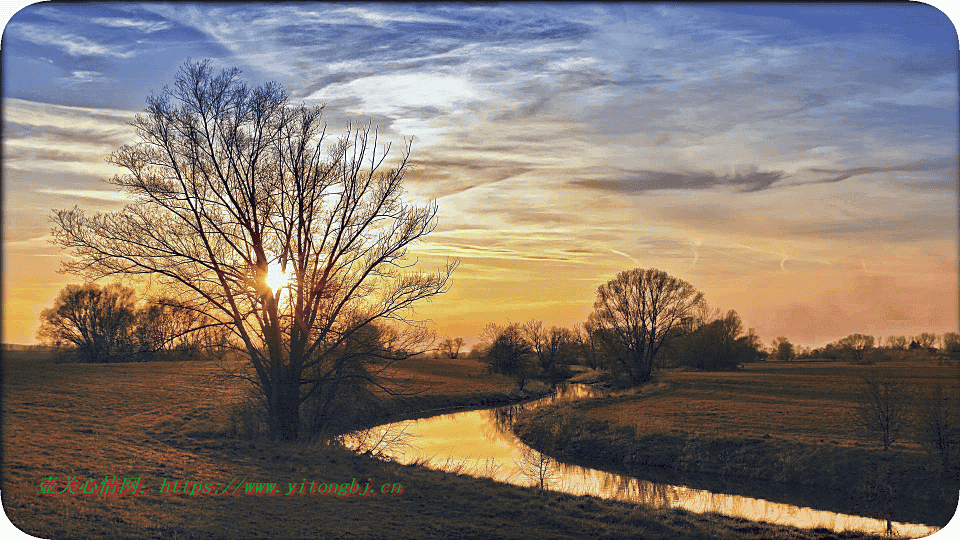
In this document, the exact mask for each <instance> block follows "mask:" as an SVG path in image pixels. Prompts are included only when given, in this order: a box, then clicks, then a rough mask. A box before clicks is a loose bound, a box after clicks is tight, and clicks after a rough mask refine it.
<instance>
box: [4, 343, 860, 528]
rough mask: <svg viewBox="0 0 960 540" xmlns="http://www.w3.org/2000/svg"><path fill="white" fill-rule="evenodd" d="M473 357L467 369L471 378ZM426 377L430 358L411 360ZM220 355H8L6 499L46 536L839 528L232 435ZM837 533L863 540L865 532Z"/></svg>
mask: <svg viewBox="0 0 960 540" xmlns="http://www.w3.org/2000/svg"><path fill="white" fill-rule="evenodd" d="M424 366H425V367H424V368H423V370H422V371H421V374H422V375H423V376H424V377H427V378H430V377H433V378H435V380H444V381H446V383H451V387H450V388H449V389H445V390H449V391H451V392H460V393H461V394H460V395H469V394H472V393H474V392H476V391H488V390H490V389H491V388H492V387H493V386H495V385H498V384H500V382H498V381H496V380H495V379H488V380H487V382H485V381H484V376H483V374H482V373H479V372H475V373H474V376H472V377H465V378H466V380H467V381H468V382H465V383H464V382H461V383H460V385H459V386H456V385H455V384H452V383H455V382H456V381H452V380H451V379H450V378H451V377H453V378H456V377H455V376H454V374H452V373H449V372H447V371H446V370H448V369H451V366H450V365H447V366H443V365H436V364H429V363H428V364H424ZM470 368H471V366H469V365H466V364H464V365H462V366H459V368H458V369H461V370H462V371H463V372H465V373H470V371H469V370H470ZM406 369H407V370H408V372H409V373H414V372H417V371H418V369H417V367H416V366H413V365H411V366H408V367H407V368H406ZM216 372H217V367H216V365H215V364H214V363H211V362H191V363H185V362H163V363H151V364H114V365H78V364H61V365H56V364H53V363H51V362H50V361H49V359H47V358H42V357H38V356H37V355H36V354H4V356H3V391H4V394H3V414H4V416H3V462H2V465H3V468H2V472H3V485H2V496H3V505H4V509H5V511H6V513H7V515H8V516H9V517H10V519H11V521H13V522H14V524H16V525H17V526H18V527H20V528H21V529H23V530H24V531H26V532H28V533H30V534H33V535H35V536H39V537H42V538H58V539H65V538H272V539H276V538H386V537H390V538H546V537H549V538H583V537H585V536H588V537H591V538H647V539H653V540H656V539H660V538H662V539H667V538H670V539H673V538H729V539H735V538H758V537H763V538H784V539H787V538H798V539H809V538H823V537H828V538H829V537H831V535H829V534H827V533H825V531H801V530H798V529H792V528H788V527H777V526H769V525H762V524H755V523H750V522H745V521H743V520H737V519H731V518H724V517H720V516H710V515H697V514H689V513H686V512H682V511H672V510H647V509H643V508H637V507H635V506H633V505H626V504H621V503H614V502H606V501H599V500H596V499H592V498H583V497H571V496H566V495H559V494H549V495H546V496H542V497H540V496H537V494H536V493H535V492H534V491H532V490H527V489H523V488H519V487H515V486H508V485H503V484H497V483H495V482H493V481H490V480H484V479H474V478H470V477H461V476H458V475H451V474H446V473H442V472H438V471H430V470H425V469H422V468H417V467H408V466H400V465H396V464H392V463H383V462H379V461H376V460H374V459H371V458H366V457H361V456H357V455H354V454H351V453H349V452H346V451H344V450H341V449H337V448H330V447H319V446H310V445H304V444H275V443H269V442H267V441H240V440H237V439H230V438H226V437H224V436H223V435H222V431H223V429H224V428H223V426H224V423H225V422H226V415H227V414H228V410H229V406H230V405H231V404H234V403H237V402H238V401H239V400H240V399H241V396H242V394H243V392H242V391H241V390H240V389H239V388H238V387H236V386H234V385H232V384H230V383H228V382H223V381H217V380H215V379H214V378H212V377H211V376H212V375H213V374H215V373H216ZM48 475H53V476H57V477H63V476H80V477H82V478H86V477H94V478H97V477H102V476H104V475H117V476H121V477H122V476H140V477H142V478H143V482H144V483H145V484H146V485H147V486H148V487H149V488H150V489H151V492H150V493H148V494H146V495H142V496H137V497H133V496H125V497H118V498H103V497H72V496H60V497H40V496H38V487H39V482H40V479H41V478H43V477H46V476H48ZM235 476H244V477H247V478H249V479H251V480H255V481H260V482H280V483H284V484H285V483H286V482H299V481H301V479H303V478H306V479H308V480H309V481H318V482H319V481H325V482H330V481H334V482H344V481H350V480H351V479H352V478H357V479H358V481H359V482H363V481H365V479H367V478H372V479H373V481H374V483H375V484H376V483H378V482H389V483H397V482H399V483H402V484H403V486H404V492H403V494H402V495H399V496H389V497H388V496H375V497H367V498H359V497H349V498H339V497H329V496H327V497H320V496H309V495H306V496H293V497H282V496H279V497H266V496H243V495H236V496H209V495H208V496H203V495H201V496H199V497H197V498H190V497H186V496H182V495H177V496H171V495H160V494H159V493H158V489H157V488H158V487H159V485H160V482H161V481H162V479H164V478H167V479H177V480H181V481H183V480H190V481H197V480H199V481H204V482H216V481H222V482H226V481H227V479H230V478H232V477H235ZM837 537H844V538H853V537H860V535H856V534H844V535H837Z"/></svg>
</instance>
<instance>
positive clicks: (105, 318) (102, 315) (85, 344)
mask: <svg viewBox="0 0 960 540" xmlns="http://www.w3.org/2000/svg"><path fill="white" fill-rule="evenodd" d="M37 337H38V338H39V340H40V341H41V343H44V344H46V345H50V346H53V347H54V348H55V349H56V350H57V353H58V355H59V356H60V358H61V359H63V360H68V361H79V362H91V363H104V362H131V361H148V360H157V359H179V360H191V359H201V358H208V357H209V356H210V354H211V353H217V352H220V351H223V350H225V349H226V348H227V346H228V345H229V341H228V340H229V335H228V332H227V331H226V330H225V329H224V327H223V325H220V324H216V322H215V321H213V320H212V319H210V318H209V317H206V316H205V315H204V314H203V313H201V312H197V311H195V310H191V309H189V308H188V307H187V306H184V305H183V304H180V303H178V302H176V301H175V300H173V299H171V298H164V297H157V298H149V299H141V298H138V297H137V293H136V291H135V290H134V289H132V288H130V287H124V286H122V285H120V284H117V283H114V284H110V285H107V286H105V287H101V286H100V285H98V284H96V283H84V284H82V285H76V284H71V285H67V286H66V287H64V288H63V289H61V290H60V293H59V294H58V295H57V297H56V299H55V300H54V304H53V307H50V308H47V309H45V310H43V311H42V312H41V313H40V328H39V330H38V332H37Z"/></svg>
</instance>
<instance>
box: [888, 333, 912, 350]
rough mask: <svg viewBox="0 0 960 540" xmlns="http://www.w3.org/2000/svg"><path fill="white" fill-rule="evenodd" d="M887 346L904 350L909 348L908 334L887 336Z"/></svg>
mask: <svg viewBox="0 0 960 540" xmlns="http://www.w3.org/2000/svg"><path fill="white" fill-rule="evenodd" d="M887 346H888V347H889V348H891V349H897V350H901V351H902V350H904V349H906V348H907V338H906V336H887Z"/></svg>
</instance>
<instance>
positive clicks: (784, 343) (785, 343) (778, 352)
mask: <svg viewBox="0 0 960 540" xmlns="http://www.w3.org/2000/svg"><path fill="white" fill-rule="evenodd" d="M773 354H774V356H775V357H776V359H777V360H779V361H780V362H789V361H790V360H793V358H794V356H795V355H794V351H793V343H790V340H789V339H787V338H785V337H778V338H777V339H775V340H773Z"/></svg>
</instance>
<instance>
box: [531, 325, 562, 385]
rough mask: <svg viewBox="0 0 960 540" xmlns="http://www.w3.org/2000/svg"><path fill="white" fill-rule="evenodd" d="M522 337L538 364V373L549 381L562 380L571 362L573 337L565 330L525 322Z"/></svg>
mask: <svg viewBox="0 0 960 540" xmlns="http://www.w3.org/2000/svg"><path fill="white" fill-rule="evenodd" d="M522 328H523V335H524V337H525V338H526V340H527V342H528V343H529V344H530V346H531V347H532V348H533V351H534V352H535V353H536V355H537V360H538V361H539V362H540V371H541V372H542V373H543V374H544V376H548V377H550V378H551V379H554V380H557V379H562V378H563V377H564V376H566V375H567V374H568V373H567V372H568V371H569V370H568V369H565V367H566V366H567V365H568V364H569V363H570V362H571V361H572V360H573V358H574V355H575V351H574V335H573V332H571V331H570V330H568V329H566V328H561V327H557V326H552V327H550V329H549V330H548V329H546V328H544V326H543V323H542V322H541V321H533V320H531V321H527V322H526V323H525V324H524V325H523V327H522Z"/></svg>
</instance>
